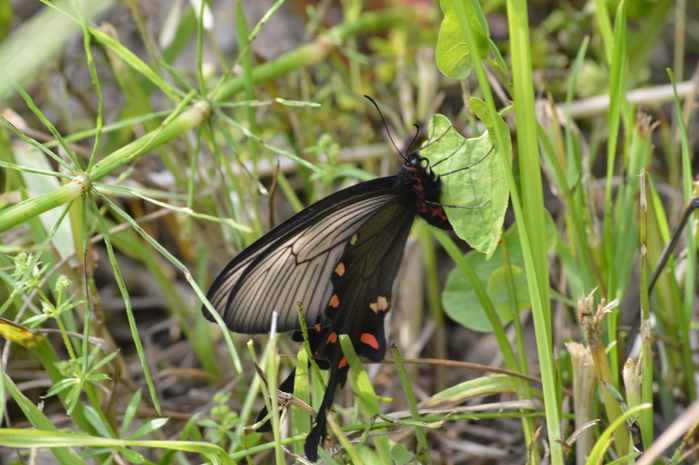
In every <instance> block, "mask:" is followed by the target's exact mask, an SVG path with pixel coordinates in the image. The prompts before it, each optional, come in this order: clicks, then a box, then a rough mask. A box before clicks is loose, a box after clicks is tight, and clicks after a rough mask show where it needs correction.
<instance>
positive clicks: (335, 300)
mask: <svg viewBox="0 0 699 465" xmlns="http://www.w3.org/2000/svg"><path fill="white" fill-rule="evenodd" d="M328 305H330V306H331V307H332V308H337V307H339V306H340V298H339V297H338V296H337V294H333V296H332V297H330V302H329V303H328Z"/></svg>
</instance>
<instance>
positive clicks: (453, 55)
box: [437, 0, 488, 80]
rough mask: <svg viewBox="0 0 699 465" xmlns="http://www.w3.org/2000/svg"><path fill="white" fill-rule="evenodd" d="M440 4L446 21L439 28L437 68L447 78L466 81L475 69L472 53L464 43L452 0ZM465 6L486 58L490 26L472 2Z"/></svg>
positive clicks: (481, 54) (482, 54) (480, 49)
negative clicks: (477, 12)
mask: <svg viewBox="0 0 699 465" xmlns="http://www.w3.org/2000/svg"><path fill="white" fill-rule="evenodd" d="M439 4H440V6H441V7H442V12H443V13H444V20H442V24H441V26H440V27H439V38H438V40H437V66H438V67H439V70H440V71H441V72H442V73H444V75H445V76H447V77H450V78H451V79H455V80H459V79H465V78H466V77H468V75H469V73H470V72H471V69H473V63H472V62H471V53H470V52H469V50H468V47H467V46H466V43H465V42H464V34H463V32H462V31H461V25H460V24H459V20H458V18H457V17H456V11H455V10H454V5H453V4H452V0H440V2H439ZM465 6H466V13H467V14H468V21H469V23H470V25H471V28H472V29H473V34H474V36H475V38H476V42H477V43H478V49H479V50H478V51H479V52H480V56H481V57H485V56H487V54H488V39H487V36H488V32H487V31H488V29H487V28H488V25H487V23H486V24H484V23H483V22H482V21H481V20H480V18H479V16H478V15H477V14H476V11H475V10H474V8H473V5H472V4H471V2H470V1H466V2H465Z"/></svg>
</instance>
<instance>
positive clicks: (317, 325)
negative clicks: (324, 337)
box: [313, 323, 320, 332]
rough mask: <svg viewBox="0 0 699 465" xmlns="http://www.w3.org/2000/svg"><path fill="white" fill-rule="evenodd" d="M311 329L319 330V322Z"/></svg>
mask: <svg viewBox="0 0 699 465" xmlns="http://www.w3.org/2000/svg"><path fill="white" fill-rule="evenodd" d="M313 329H315V330H316V331H318V332H320V323H316V325H315V326H314V327H313Z"/></svg>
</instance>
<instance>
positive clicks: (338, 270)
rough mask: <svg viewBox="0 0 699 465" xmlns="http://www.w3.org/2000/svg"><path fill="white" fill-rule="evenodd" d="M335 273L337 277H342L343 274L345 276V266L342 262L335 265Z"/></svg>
mask: <svg viewBox="0 0 699 465" xmlns="http://www.w3.org/2000/svg"><path fill="white" fill-rule="evenodd" d="M335 273H336V274H337V275H338V276H342V275H344V274H345V264H344V263H342V262H340V263H338V264H337V267H336V268H335Z"/></svg>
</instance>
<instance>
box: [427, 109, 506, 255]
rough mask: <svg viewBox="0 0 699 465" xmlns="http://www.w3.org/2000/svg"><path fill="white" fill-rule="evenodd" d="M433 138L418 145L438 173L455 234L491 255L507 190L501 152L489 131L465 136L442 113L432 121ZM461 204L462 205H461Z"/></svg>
mask: <svg viewBox="0 0 699 465" xmlns="http://www.w3.org/2000/svg"><path fill="white" fill-rule="evenodd" d="M430 135H431V136H430V137H431V139H432V140H433V142H432V143H431V144H429V145H427V146H426V147H424V148H423V149H422V150H421V152H420V153H421V154H422V155H424V156H425V157H427V158H429V160H430V162H431V164H432V165H433V166H434V170H435V172H436V173H437V174H441V175H442V177H441V180H442V193H441V195H440V198H439V201H440V203H442V204H444V205H452V206H455V207H453V208H452V207H447V208H445V210H446V212H447V216H448V217H449V222H451V224H452V226H453V227H454V231H455V232H456V234H457V235H458V236H459V237H460V238H461V239H463V240H465V241H466V242H468V243H469V244H470V245H471V247H473V248H474V249H476V250H478V251H480V252H483V253H484V254H486V255H487V256H491V255H492V254H493V252H494V250H495V248H496V247H497V244H498V242H499V241H500V231H501V229H502V221H503V219H504V217H505V211H506V210H507V202H508V198H509V191H508V188H507V183H506V182H504V180H505V173H504V168H503V166H502V163H501V162H500V155H499V154H498V153H497V150H496V147H495V146H494V145H493V142H492V140H491V139H490V137H489V136H488V133H485V134H483V135H482V136H481V137H479V138H477V139H468V140H465V139H464V138H463V137H462V136H461V135H460V134H459V133H457V132H456V131H455V130H454V129H453V128H452V126H451V123H450V122H449V120H448V119H447V118H446V117H445V116H442V115H435V117H434V118H433V119H432V122H431V123H430ZM462 207H463V208H462Z"/></svg>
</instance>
